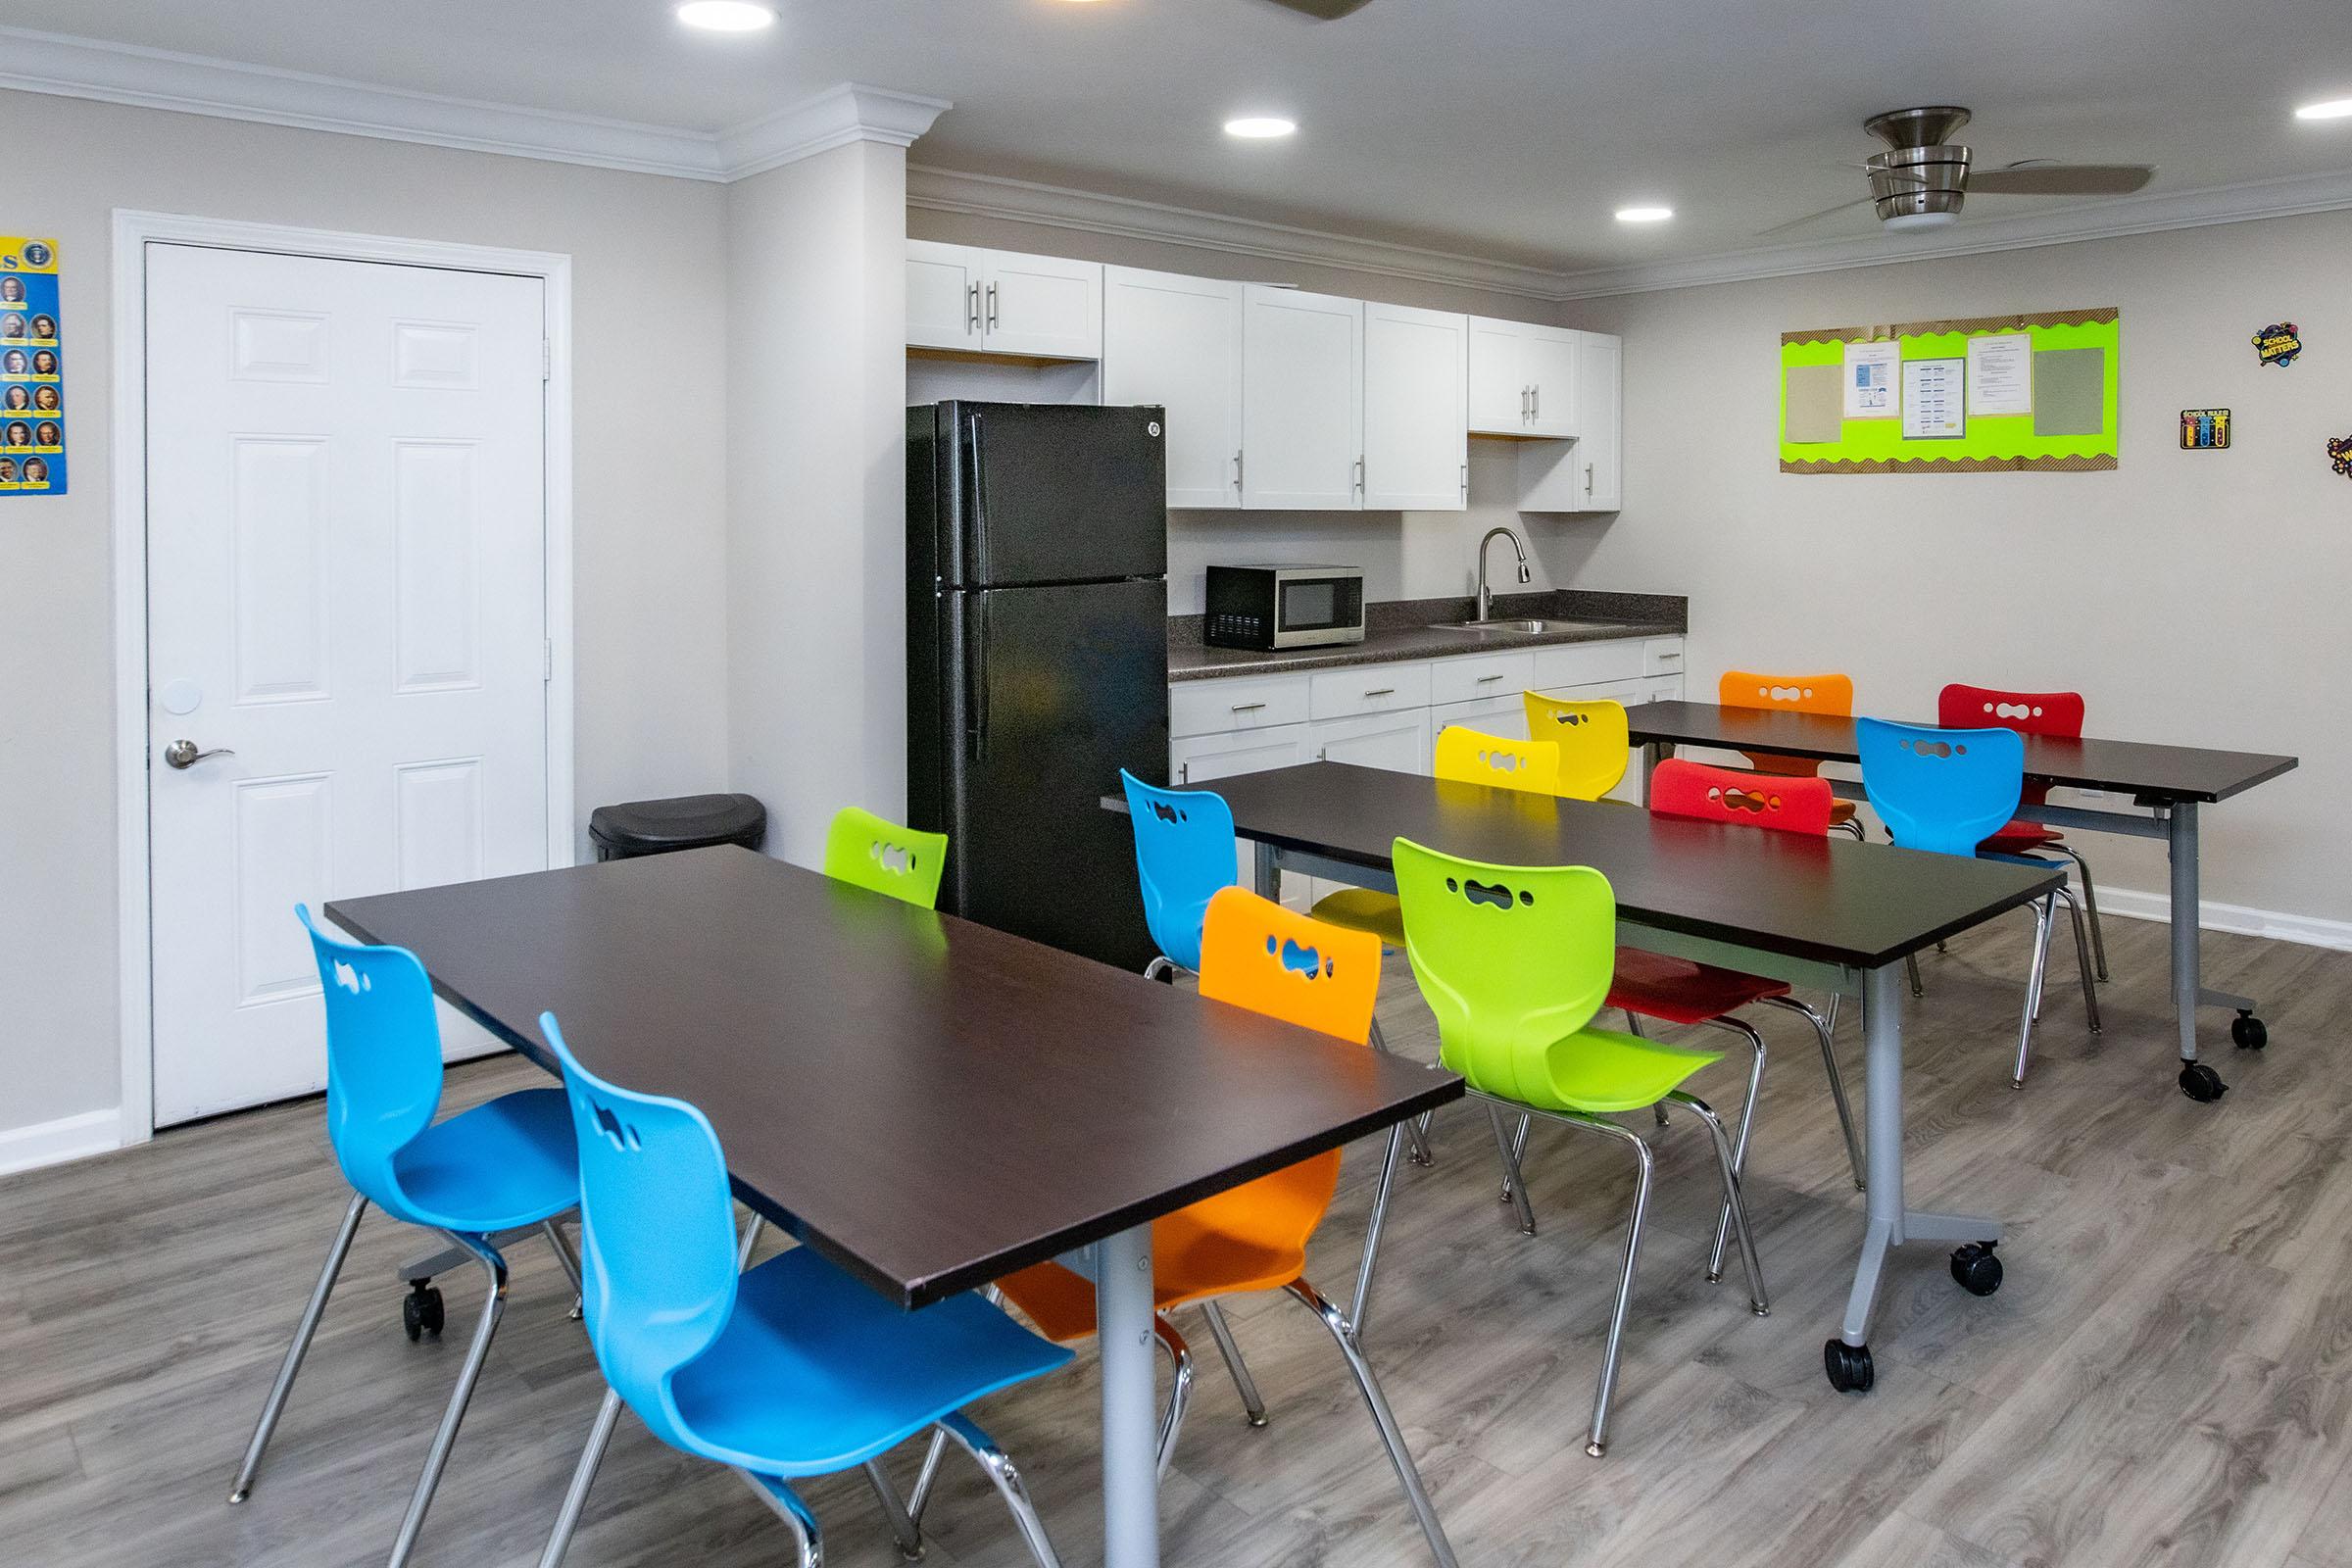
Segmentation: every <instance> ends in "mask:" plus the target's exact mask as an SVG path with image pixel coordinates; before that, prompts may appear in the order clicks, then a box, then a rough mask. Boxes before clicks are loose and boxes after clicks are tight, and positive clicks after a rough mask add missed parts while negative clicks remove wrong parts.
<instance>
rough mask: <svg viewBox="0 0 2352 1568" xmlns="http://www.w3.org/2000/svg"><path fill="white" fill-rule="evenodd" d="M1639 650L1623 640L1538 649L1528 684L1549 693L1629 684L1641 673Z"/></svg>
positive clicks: (1639, 645)
mask: <svg viewBox="0 0 2352 1568" xmlns="http://www.w3.org/2000/svg"><path fill="white" fill-rule="evenodd" d="M1677 646H1680V644H1679V643H1678V644H1677ZM1535 655H1536V678H1535V680H1534V681H1533V682H1532V684H1533V685H1534V686H1535V688H1536V689H1537V690H1538V691H1549V690H1550V689H1551V688H1552V687H1554V686H1591V685H1593V684H1594V683H1596V682H1599V681H1604V680H1632V679H1634V678H1635V677H1636V676H1638V675H1640V674H1641V673H1642V644H1641V643H1639V642H1636V641H1634V640H1633V639H1631V638H1627V639H1626V640H1624V641H1622V642H1606V643H1562V644H1559V645H1557V646H1555V647H1551V648H1539V649H1537V650H1535Z"/></svg>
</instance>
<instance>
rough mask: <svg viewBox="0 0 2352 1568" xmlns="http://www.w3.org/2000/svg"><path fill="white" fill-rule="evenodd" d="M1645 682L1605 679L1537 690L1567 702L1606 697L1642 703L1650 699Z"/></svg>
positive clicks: (1608, 699) (1612, 700)
mask: <svg viewBox="0 0 2352 1568" xmlns="http://www.w3.org/2000/svg"><path fill="white" fill-rule="evenodd" d="M1645 684H1646V683H1645V682H1642V681H1638V680H1603V681H1594V682H1593V683H1592V684H1591V685H1588V686H1540V687H1538V688H1537V690H1539V691H1541V692H1542V693H1543V694H1544V696H1546V697H1557V698H1559V699H1560V700H1561V701H1562V702H1567V703H1597V702H1600V701H1602V700H1604V699H1605V700H1607V701H1609V702H1612V703H1641V702H1647V701H1648V700H1649V699H1648V695H1647V693H1645V692H1644V691H1643V690H1642V688H1643V686H1644V685H1645Z"/></svg>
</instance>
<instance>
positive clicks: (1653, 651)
mask: <svg viewBox="0 0 2352 1568" xmlns="http://www.w3.org/2000/svg"><path fill="white" fill-rule="evenodd" d="M1682 672H1683V640H1682V639H1681V638H1680V637H1652V638H1650V639H1649V641H1647V642H1645V643H1643V644H1642V674H1644V675H1680V674H1681V673H1682Z"/></svg>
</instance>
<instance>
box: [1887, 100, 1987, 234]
mask: <svg viewBox="0 0 2352 1568" xmlns="http://www.w3.org/2000/svg"><path fill="white" fill-rule="evenodd" d="M1968 121H1969V113H1968V111H1967V110H1965V109H1962V108H1961V107H1959V106H1958V105H1957V104H1938V105H1935V106H1932V107H1930V108H1926V109H1896V110H1890V111H1888V112H1887V113H1886V114H1883V115H1874V116H1872V117H1871V118H1870V120H1868V121H1867V122H1865V123H1864V124H1863V128H1864V129H1865V130H1867V131H1869V132H1870V133H1871V134H1872V135H1874V136H1876V137H1878V138H1879V139H1880V140H1881V141H1883V142H1885V143H1886V144H1887V151H1885V152H1883V153H1877V154H1874V155H1872V157H1871V160H1870V163H1869V165H1868V168H1869V170H1870V194H1871V196H1872V197H1873V198H1874V199H1875V200H1876V201H1877V203H1878V208H1879V220H1880V221H1882V222H1887V221H1895V220H1904V219H1907V220H1909V221H1911V222H1912V223H1920V222H1937V221H1942V222H1949V221H1951V220H1952V218H1953V217H1954V216H1956V215H1957V214H1958V213H1959V211H1960V204H1961V203H1962V202H1963V201H1965V200H1966V199H1967V197H1968V149H1967V148H1965V147H1955V146H1953V145H1951V144H1950V143H1949V142H1948V141H1947V140H1946V138H1948V137H1949V136H1951V135H1952V134H1953V133H1954V132H1955V131H1957V130H1959V128H1960V127H1961V126H1963V125H1965V124H1967V123H1968ZM1902 226H1909V225H1908V224H1905V225H1902Z"/></svg>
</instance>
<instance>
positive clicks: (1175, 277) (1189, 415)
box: [1103, 267, 1242, 508]
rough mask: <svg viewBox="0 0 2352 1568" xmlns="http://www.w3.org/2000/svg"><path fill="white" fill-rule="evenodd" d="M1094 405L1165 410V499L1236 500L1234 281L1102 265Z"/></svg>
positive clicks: (1238, 405) (1238, 400) (1221, 503)
mask: <svg viewBox="0 0 2352 1568" xmlns="http://www.w3.org/2000/svg"><path fill="white" fill-rule="evenodd" d="M1103 402H1104V403H1109V404H1117V405H1131V404H1152V403H1156V404H1159V405H1160V406H1161V407H1163V408H1165V409H1166V410H1167V440H1166V448H1167V455H1168V505H1169V506H1171V507H1226V508H1230V507H1238V506H1240V505H1241V504H1242V490H1241V473H1242V285H1241V284H1239V283H1224V282H1219V281H1217V280H1216V279H1214V278H1206V277H1184V276H1181V275H1179V274H1177V273H1174V272H1147V271H1141V270H1137V269H1135V268H1131V267H1106V268H1104V269H1103Z"/></svg>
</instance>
